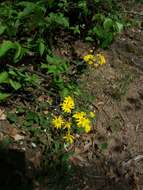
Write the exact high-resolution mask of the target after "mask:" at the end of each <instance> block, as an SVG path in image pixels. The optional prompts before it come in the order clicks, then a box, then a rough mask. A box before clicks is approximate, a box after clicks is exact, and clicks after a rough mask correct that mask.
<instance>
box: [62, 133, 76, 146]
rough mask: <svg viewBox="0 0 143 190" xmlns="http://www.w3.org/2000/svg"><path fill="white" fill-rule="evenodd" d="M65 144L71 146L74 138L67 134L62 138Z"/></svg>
mask: <svg viewBox="0 0 143 190" xmlns="http://www.w3.org/2000/svg"><path fill="white" fill-rule="evenodd" d="M63 138H64V139H65V141H66V142H67V143H70V144H72V143H73V141H74V136H73V135H71V134H70V133H69V132H68V133H67V134H66V135H65V136H64V137H63Z"/></svg>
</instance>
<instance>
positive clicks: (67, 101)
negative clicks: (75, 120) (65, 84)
mask: <svg viewBox="0 0 143 190" xmlns="http://www.w3.org/2000/svg"><path fill="white" fill-rule="evenodd" d="M61 107H62V110H63V111H64V112H66V113H71V110H72V109H74V100H73V99H72V97H71V96H67V97H65V98H64V101H63V103H62V104H61Z"/></svg>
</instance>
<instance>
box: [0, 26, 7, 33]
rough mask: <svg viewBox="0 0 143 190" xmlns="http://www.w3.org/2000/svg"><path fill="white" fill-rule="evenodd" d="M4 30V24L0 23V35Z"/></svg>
mask: <svg viewBox="0 0 143 190" xmlns="http://www.w3.org/2000/svg"><path fill="white" fill-rule="evenodd" d="M5 30H6V26H3V25H1V26H0V35H2V34H3V33H4V31H5Z"/></svg>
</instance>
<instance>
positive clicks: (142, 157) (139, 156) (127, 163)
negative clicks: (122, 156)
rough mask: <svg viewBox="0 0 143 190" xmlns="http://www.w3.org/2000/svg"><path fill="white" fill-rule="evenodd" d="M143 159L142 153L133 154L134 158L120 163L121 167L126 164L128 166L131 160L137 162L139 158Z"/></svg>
mask: <svg viewBox="0 0 143 190" xmlns="http://www.w3.org/2000/svg"><path fill="white" fill-rule="evenodd" d="M142 159H143V155H138V156H135V157H134V158H132V159H130V160H128V161H127V162H124V163H123V164H122V166H123V167H126V166H129V165H130V164H131V163H132V162H139V161H140V160H142Z"/></svg>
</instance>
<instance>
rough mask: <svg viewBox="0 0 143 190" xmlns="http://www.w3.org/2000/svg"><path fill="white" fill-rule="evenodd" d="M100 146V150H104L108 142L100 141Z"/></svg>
mask: <svg viewBox="0 0 143 190" xmlns="http://www.w3.org/2000/svg"><path fill="white" fill-rule="evenodd" d="M100 148H101V150H106V149H107V148H108V144H107V143H102V144H101V145H100Z"/></svg>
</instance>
